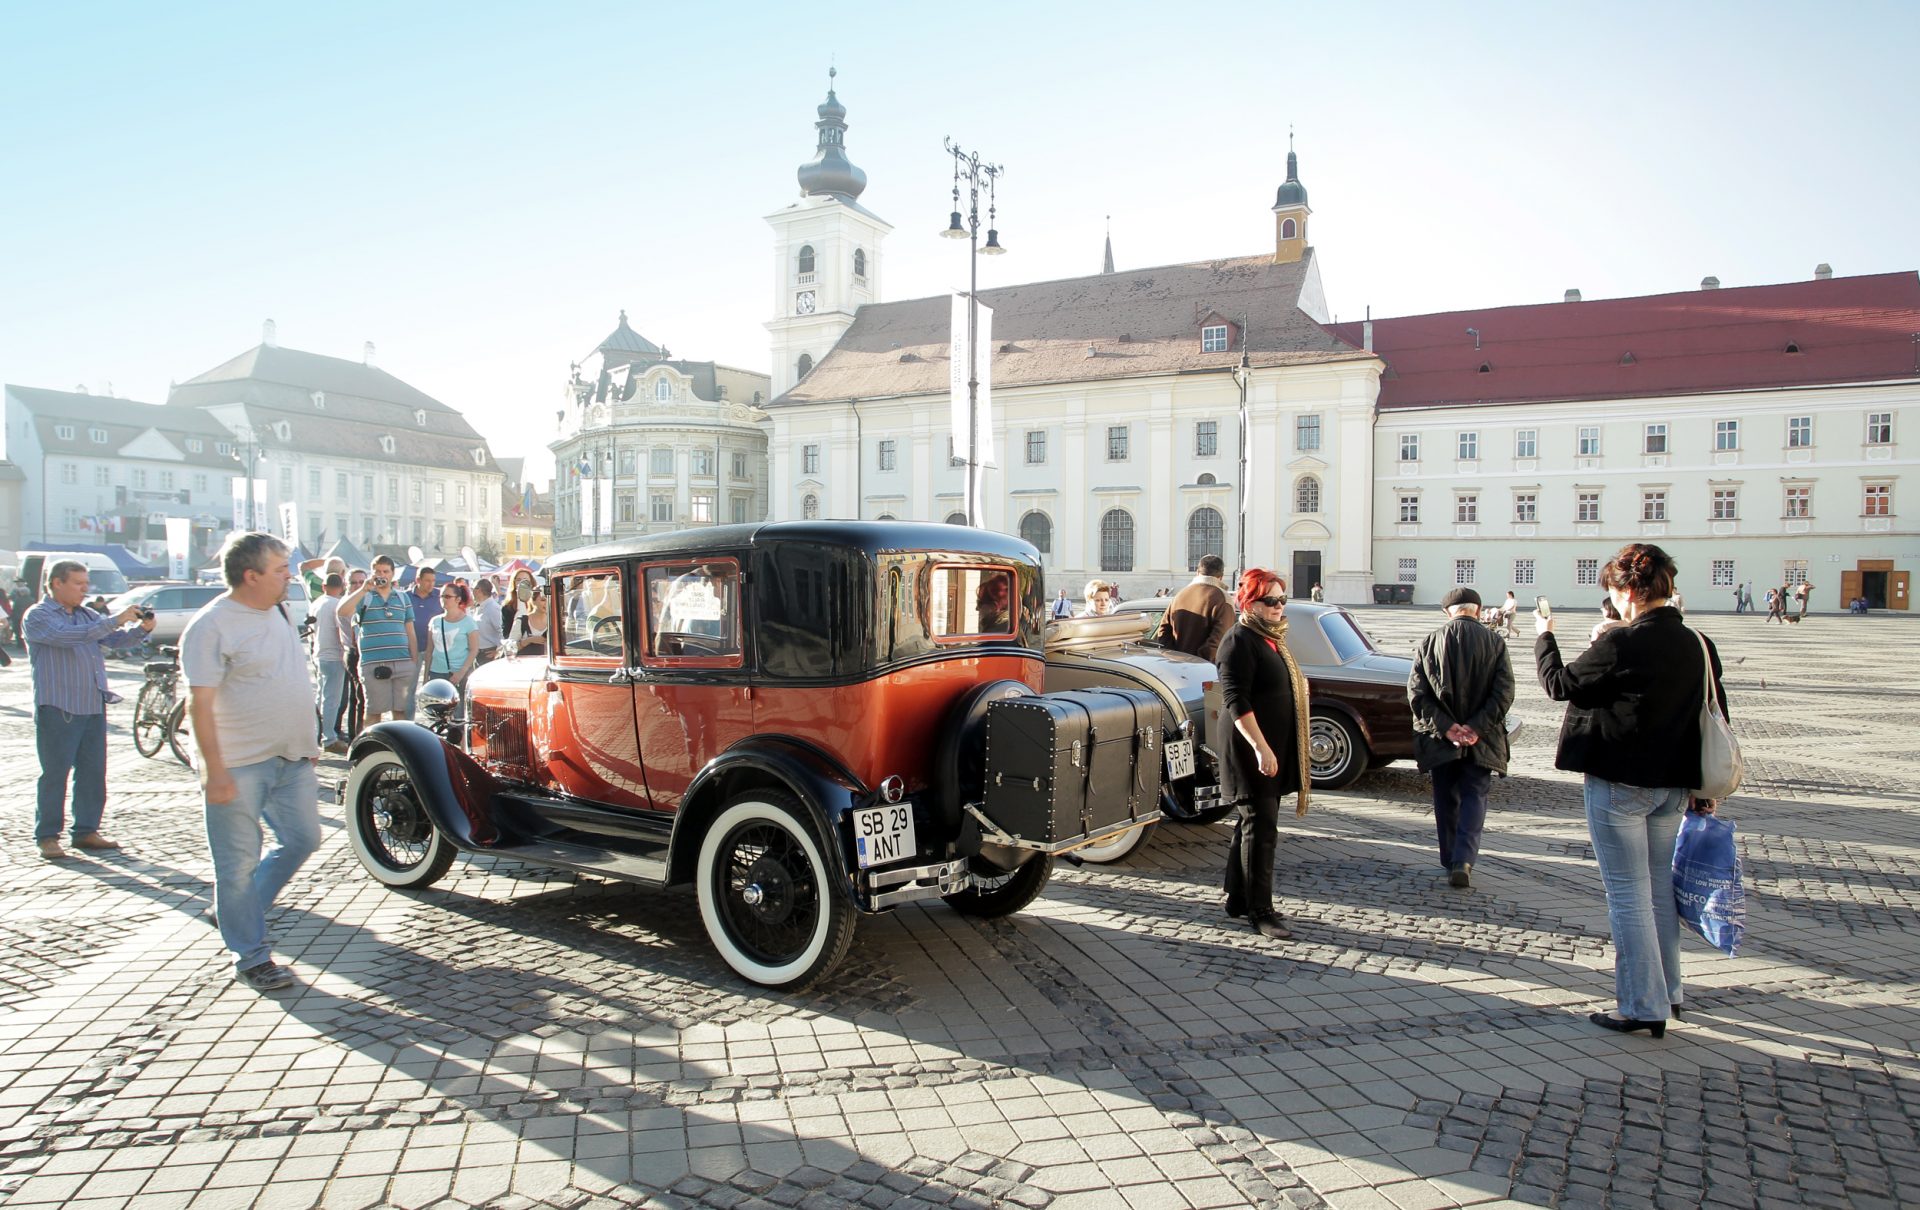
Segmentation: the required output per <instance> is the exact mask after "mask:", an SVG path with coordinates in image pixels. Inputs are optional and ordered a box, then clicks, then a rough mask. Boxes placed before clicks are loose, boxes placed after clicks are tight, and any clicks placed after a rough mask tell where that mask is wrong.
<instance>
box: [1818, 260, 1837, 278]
mask: <svg viewBox="0 0 1920 1210" xmlns="http://www.w3.org/2000/svg"><path fill="white" fill-rule="evenodd" d="M1813 280H1815V281H1832V280H1833V266H1832V265H1829V264H1828V263H1827V262H1826V261H1821V262H1820V263H1819V264H1817V265H1815V266H1814V267H1813Z"/></svg>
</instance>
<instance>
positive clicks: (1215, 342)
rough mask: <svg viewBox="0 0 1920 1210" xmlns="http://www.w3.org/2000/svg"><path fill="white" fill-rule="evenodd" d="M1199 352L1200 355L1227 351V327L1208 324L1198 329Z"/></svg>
mask: <svg viewBox="0 0 1920 1210" xmlns="http://www.w3.org/2000/svg"><path fill="white" fill-rule="evenodd" d="M1200 351H1201V352H1202V353H1224V352H1226V351H1227V325H1225V324H1209V325H1207V326H1206V327H1204V328H1202V329H1200Z"/></svg>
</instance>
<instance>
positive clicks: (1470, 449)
mask: <svg viewBox="0 0 1920 1210" xmlns="http://www.w3.org/2000/svg"><path fill="white" fill-rule="evenodd" d="M1457 457H1458V458H1459V459H1460V461H1462V462H1477V461H1479V459H1480V434H1478V433H1462V434H1460V449H1459V453H1458V455H1457Z"/></svg>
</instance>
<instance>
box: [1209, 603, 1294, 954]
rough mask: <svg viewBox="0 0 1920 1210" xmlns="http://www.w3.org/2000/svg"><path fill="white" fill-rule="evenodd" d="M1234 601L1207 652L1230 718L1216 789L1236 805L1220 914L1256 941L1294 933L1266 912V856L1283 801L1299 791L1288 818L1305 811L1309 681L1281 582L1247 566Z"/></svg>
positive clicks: (1269, 901)
mask: <svg viewBox="0 0 1920 1210" xmlns="http://www.w3.org/2000/svg"><path fill="white" fill-rule="evenodd" d="M1234 603H1235V604H1236V605H1238V606H1239V608H1240V621H1239V624H1238V625H1236V626H1234V627H1233V629H1231V630H1229V631H1227V637H1226V638H1224V639H1221V640H1220V649H1219V650H1218V651H1217V652H1215V653H1214V656H1215V659H1214V662H1215V663H1216V664H1218V665H1219V668H1220V693H1221V696H1222V698H1224V700H1225V702H1226V708H1227V717H1229V718H1231V719H1232V720H1233V737H1232V745H1233V746H1232V750H1231V751H1230V752H1229V753H1228V754H1227V759H1226V760H1225V761H1224V762H1222V767H1221V771H1220V792H1221V796H1222V800H1223V801H1225V802H1229V803H1232V804H1234V806H1236V807H1237V808H1238V809H1239V810H1238V815H1237V817H1236V818H1235V821H1234V829H1233V845H1232V847H1231V848H1229V849H1228V850H1227V873H1226V884H1225V889H1226V892H1227V903H1226V908H1227V915H1229V916H1234V917H1245V918H1246V919H1247V920H1248V921H1250V922H1251V923H1252V925H1253V927H1254V928H1255V929H1256V930H1257V931H1258V932H1259V933H1260V934H1261V935H1262V936H1265V937H1275V938H1283V939H1284V938H1286V937H1291V936H1292V935H1293V934H1292V933H1291V932H1290V931H1289V930H1288V928H1287V923H1286V921H1285V920H1283V919H1282V918H1281V916H1280V914H1279V913H1278V912H1276V911H1274V909H1273V851H1274V847H1275V844H1276V842H1277V841H1278V839H1279V829H1280V797H1281V795H1283V794H1294V795H1297V797H1298V801H1297V803H1296V805H1295V807H1294V814H1295V815H1305V814H1306V813H1307V789H1308V786H1309V785H1310V784H1311V776H1310V773H1311V769H1312V763H1311V762H1310V761H1309V760H1308V758H1307V678H1306V676H1305V675H1304V674H1303V673H1302V672H1301V671H1300V664H1299V661H1297V660H1295V659H1294V658H1293V653H1292V652H1290V651H1288V650H1287V612H1286V610H1287V585H1286V582H1285V581H1284V580H1282V579H1281V578H1280V577H1279V576H1277V575H1275V574H1274V573H1273V572H1270V571H1267V570H1265V569H1263V568H1259V567H1255V568H1250V569H1248V570H1247V572H1246V573H1245V574H1244V575H1242V576H1241V577H1240V587H1239V590H1238V592H1237V593H1236V594H1235V597H1234Z"/></svg>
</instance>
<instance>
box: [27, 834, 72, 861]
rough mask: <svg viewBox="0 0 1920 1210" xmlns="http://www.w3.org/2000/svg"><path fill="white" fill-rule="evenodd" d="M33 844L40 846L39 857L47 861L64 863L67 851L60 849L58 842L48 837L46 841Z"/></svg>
mask: <svg viewBox="0 0 1920 1210" xmlns="http://www.w3.org/2000/svg"><path fill="white" fill-rule="evenodd" d="M34 843H35V844H37V845H39V846H40V856H41V857H42V858H44V859H45V860H47V861H65V860H66V859H67V851H66V850H65V849H63V848H61V847H60V842H59V841H58V840H55V839H54V838H52V837H48V838H47V839H46V840H37V841H35V842H34Z"/></svg>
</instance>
